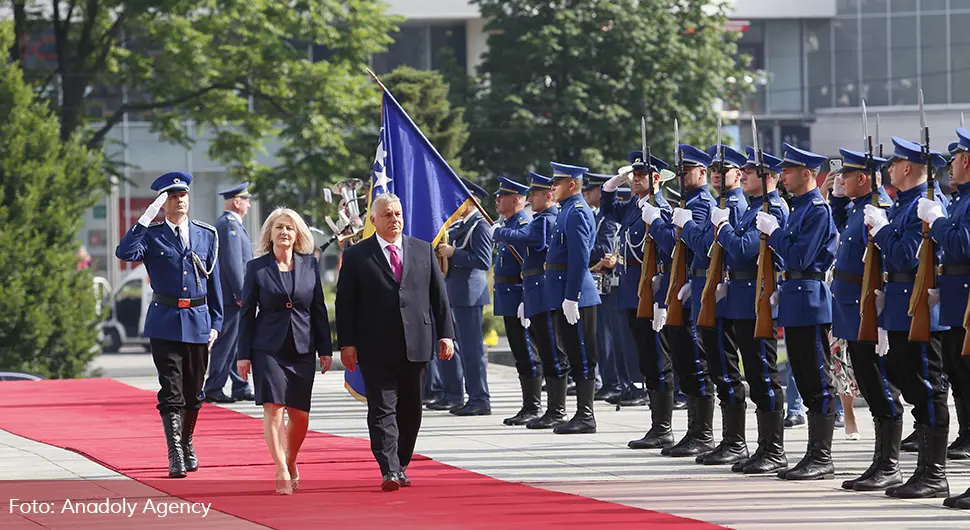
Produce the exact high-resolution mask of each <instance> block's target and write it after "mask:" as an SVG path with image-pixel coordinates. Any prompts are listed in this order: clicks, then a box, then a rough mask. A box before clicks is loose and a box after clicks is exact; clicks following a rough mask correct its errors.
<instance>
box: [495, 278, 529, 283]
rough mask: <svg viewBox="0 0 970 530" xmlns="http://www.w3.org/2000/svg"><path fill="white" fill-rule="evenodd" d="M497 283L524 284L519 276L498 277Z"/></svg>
mask: <svg viewBox="0 0 970 530" xmlns="http://www.w3.org/2000/svg"><path fill="white" fill-rule="evenodd" d="M495 283H511V284H519V283H522V278H519V277H518V276H496V277H495Z"/></svg>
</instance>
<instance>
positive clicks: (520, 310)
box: [515, 302, 532, 329]
mask: <svg viewBox="0 0 970 530" xmlns="http://www.w3.org/2000/svg"><path fill="white" fill-rule="evenodd" d="M515 316H517V317H519V322H521V323H522V327H523V328H526V329H529V326H531V325H532V321H531V320H529V319H528V318H525V303H523V302H519V308H518V309H517V310H516V311H515Z"/></svg>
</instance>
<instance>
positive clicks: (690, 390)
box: [640, 144, 716, 457]
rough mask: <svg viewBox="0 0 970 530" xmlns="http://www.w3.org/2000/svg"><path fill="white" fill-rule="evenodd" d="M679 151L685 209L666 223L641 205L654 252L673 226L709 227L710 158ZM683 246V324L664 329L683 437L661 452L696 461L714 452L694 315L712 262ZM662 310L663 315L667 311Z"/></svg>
mask: <svg viewBox="0 0 970 530" xmlns="http://www.w3.org/2000/svg"><path fill="white" fill-rule="evenodd" d="M678 149H679V151H680V158H681V159H682V161H683V166H684V168H683V171H684V175H683V180H682V182H683V186H684V191H683V192H682V196H681V201H682V205H683V206H684V207H683V208H675V209H674V210H673V212H672V214H671V219H670V221H669V222H666V221H665V220H664V219H663V218H662V216H661V213H660V210H659V208H656V207H653V206H651V205H650V204H649V203H644V204H641V205H640V208H641V215H642V218H643V220H644V221H645V222H646V223H647V224H648V225H649V226H650V230H649V233H650V237H652V238H653V239H654V240H656V241H657V247H658V248H669V249H673V248H674V246H675V245H676V228H678V227H680V228H682V227H683V226H684V225H686V224H687V222H688V221H693V222H694V223H695V224H697V225H698V226H704V225H707V224H709V223H710V213H711V208H713V207H714V206H715V204H716V203H715V202H714V197H712V196H711V194H710V192H709V191H708V189H707V168H708V166H709V165H710V164H711V157H710V155H708V154H707V153H705V152H704V151H702V150H700V149H698V148H696V147H694V146H691V145H686V144H681V145H680V146H678ZM683 236H684V234H683V232H681V240H683V241H684V242H685V243H688V242H687V240H686V239H685V238H684V237H683ZM685 248H686V250H687V256H686V259H687V263H688V267H689V269H690V270H689V271H688V273H689V274H688V277H689V278H690V281H689V283H686V284H684V287H683V289H681V290H680V292H679V293H677V298H678V300H681V301H682V302H683V307H684V318H683V322H684V325H683V326H669V325H668V326H667V328H666V330H667V340H668V341H669V345H670V356H671V361H672V362H673V368H674V372H675V373H676V375H677V378H678V379H679V380H680V385H681V388H682V389H683V390H684V393H685V394H687V418H688V419H687V434H686V435H685V436H684V437H683V438H681V440H680V441H679V442H677V443H676V444H675V445H673V446H670V447H664V449H663V450H662V451H661V454H663V455H667V456H674V457H685V456H693V457H697V456H699V455H702V454H706V453H709V452H710V451H712V450H713V449H714V433H713V430H714V394H713V392H712V390H713V388H712V385H711V377H710V374H709V373H708V368H707V358H706V356H705V355H704V351H703V350H702V349H701V345H700V341H699V340H698V337H697V329H696V316H697V313H699V312H700V294H701V292H702V291H703V290H704V282H705V281H706V279H707V267H708V264H709V262H710V259H709V258H708V257H707V251H706V250H705V251H704V252H703V253H701V254H697V253H696V252H695V251H694V249H692V248H690V246H689V244H688V246H687V247H685ZM695 291H696V293H695ZM692 293H693V294H694V296H692ZM659 295H660V296H661V297H663V296H664V295H665V291H664V290H661V291H660V293H659ZM663 312H664V313H665V312H666V309H664V310H663Z"/></svg>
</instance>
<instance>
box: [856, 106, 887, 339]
mask: <svg viewBox="0 0 970 530" xmlns="http://www.w3.org/2000/svg"><path fill="white" fill-rule="evenodd" d="M862 129H863V132H862V134H863V139H862V141H863V145H864V146H865V149H866V167H867V169H868V170H869V182H870V185H871V186H872V205H873V206H875V207H876V208H878V207H879V183H878V182H876V163H875V160H874V159H873V156H872V136H869V120H868V115H867V114H866V102H865V101H863V102H862ZM876 135H877V137H878V135H879V118H878V116H877V117H876ZM866 232H867V237H868V240H869V241H868V243H867V244H866V253H865V255H864V256H863V258H862V262H863V263H864V264H865V269H864V270H863V272H862V298H860V300H861V302H862V303H861V304H859V317H860V319H859V335H858V340H859V342H869V343H873V344H876V343H878V342H879V310H878V309H877V308H876V290H881V289H882V288H883V286H882V253H881V252H880V250H879V249H878V248H877V247H876V242H875V240H873V238H872V237H869V236H868V230H867V231H866Z"/></svg>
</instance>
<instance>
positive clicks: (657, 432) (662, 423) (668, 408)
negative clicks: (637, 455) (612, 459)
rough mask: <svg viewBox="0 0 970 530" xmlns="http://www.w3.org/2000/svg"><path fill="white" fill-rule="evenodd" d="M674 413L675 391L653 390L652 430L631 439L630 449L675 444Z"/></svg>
mask: <svg viewBox="0 0 970 530" xmlns="http://www.w3.org/2000/svg"><path fill="white" fill-rule="evenodd" d="M673 413H674V391H673V390H667V391H666V392H652V393H651V395H650V430H648V431H647V434H645V435H643V438H640V439H639V440H631V441H630V442H629V443H628V444H626V446H627V447H629V448H630V449H662V448H664V447H670V446H671V445H674V433H673V431H671V430H670V418H671V416H673Z"/></svg>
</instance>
